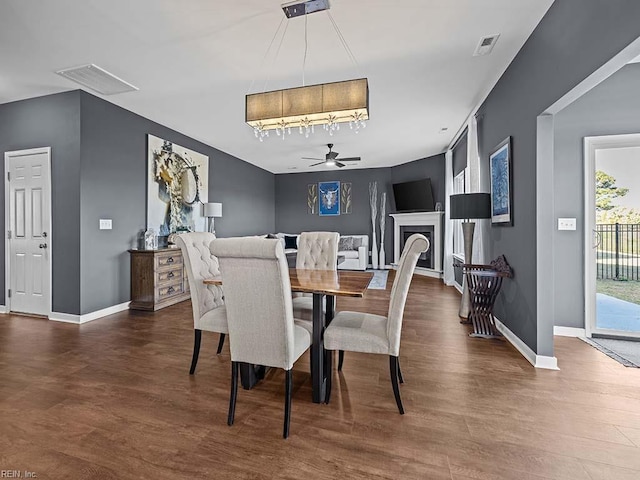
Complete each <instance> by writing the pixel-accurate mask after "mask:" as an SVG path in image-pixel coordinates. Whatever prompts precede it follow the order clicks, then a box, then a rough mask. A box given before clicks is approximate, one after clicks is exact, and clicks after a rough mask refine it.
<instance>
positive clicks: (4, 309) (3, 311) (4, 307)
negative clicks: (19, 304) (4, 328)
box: [0, 305, 9, 313]
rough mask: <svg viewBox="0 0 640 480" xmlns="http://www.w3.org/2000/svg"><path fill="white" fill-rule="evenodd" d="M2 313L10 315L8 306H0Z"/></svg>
mask: <svg viewBox="0 0 640 480" xmlns="http://www.w3.org/2000/svg"><path fill="white" fill-rule="evenodd" d="M0 313H9V309H8V308H7V306H6V305H0Z"/></svg>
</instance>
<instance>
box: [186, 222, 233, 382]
mask: <svg viewBox="0 0 640 480" xmlns="http://www.w3.org/2000/svg"><path fill="white" fill-rule="evenodd" d="M215 238H216V236H215V235H214V234H213V233H208V232H193V233H183V234H180V235H178V237H177V239H176V245H178V246H179V247H180V250H182V257H183V258H184V262H185V267H186V270H187V278H188V279H189V287H190V289H191V306H192V310H193V328H194V333H195V336H194V343H193V357H192V359H191V368H190V369H189V374H191V375H193V373H194V372H195V371H196V365H197V363H198V355H199V354H200V342H201V340H202V331H203V330H205V331H207V332H215V333H219V334H220V339H219V341H218V351H217V354H220V352H221V351H222V346H223V345H224V337H225V335H226V334H227V333H229V330H228V328H227V310H226V308H225V307H224V299H223V294H222V287H220V286H219V285H205V284H204V283H203V282H202V281H203V280H204V279H205V278H210V277H216V276H219V275H220V269H219V266H218V259H217V258H216V257H214V256H213V255H211V252H210V251H209V244H210V243H211V241H212V240H213V239H215Z"/></svg>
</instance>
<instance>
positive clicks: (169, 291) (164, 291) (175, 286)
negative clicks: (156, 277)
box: [156, 281, 184, 301]
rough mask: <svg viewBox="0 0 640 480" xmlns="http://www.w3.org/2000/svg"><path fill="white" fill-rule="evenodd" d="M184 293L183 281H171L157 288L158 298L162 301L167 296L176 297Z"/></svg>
mask: <svg viewBox="0 0 640 480" xmlns="http://www.w3.org/2000/svg"><path fill="white" fill-rule="evenodd" d="M182 293H184V288H183V285H182V281H180V282H177V283H171V284H168V285H162V286H160V287H158V288H157V289H156V300H158V301H162V300H164V299H165V298H170V297H175V296H176V295H180V294H182Z"/></svg>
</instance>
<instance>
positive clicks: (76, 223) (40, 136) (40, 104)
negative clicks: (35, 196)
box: [0, 91, 80, 313]
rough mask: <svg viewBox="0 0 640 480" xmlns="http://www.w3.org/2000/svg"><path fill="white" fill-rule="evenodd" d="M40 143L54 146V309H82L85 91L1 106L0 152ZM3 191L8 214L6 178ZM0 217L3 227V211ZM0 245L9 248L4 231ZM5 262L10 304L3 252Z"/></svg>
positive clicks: (0, 290)
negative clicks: (82, 103)
mask: <svg viewBox="0 0 640 480" xmlns="http://www.w3.org/2000/svg"><path fill="white" fill-rule="evenodd" d="M37 147H51V186H52V188H51V215H52V220H53V223H52V227H51V244H52V250H51V252H50V254H51V267H52V271H53V283H52V297H53V305H52V306H53V311H55V312H66V313H79V312H80V295H79V292H80V92H78V91H75V92H66V93H60V94H57V95H49V96H46V97H39V98H32V99H29V100H23V101H20V102H13V103H6V104H3V105H0V152H3V153H4V152H7V151H13V150H24V149H29V148H37ZM2 169H3V170H4V161H3V163H2ZM3 174H4V173H3ZM0 189H1V190H2V191H1V193H0V202H2V204H3V205H2V211H3V212H4V202H5V192H4V181H3V182H0ZM0 218H1V220H0V221H1V222H2V225H3V229H2V230H3V231H4V221H5V220H4V215H2V216H1V217H0ZM0 249H2V251H3V252H4V249H5V240H4V235H0ZM0 265H1V268H0V271H2V272H3V273H2V275H0V303H2V304H5V303H6V302H5V300H6V299H5V290H6V288H5V276H4V271H5V258H4V255H0Z"/></svg>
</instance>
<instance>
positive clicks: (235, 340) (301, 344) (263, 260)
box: [211, 237, 311, 438]
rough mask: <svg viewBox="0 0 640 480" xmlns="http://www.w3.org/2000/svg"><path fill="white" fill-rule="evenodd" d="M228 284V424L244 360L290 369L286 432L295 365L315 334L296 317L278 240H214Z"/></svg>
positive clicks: (233, 410)
mask: <svg viewBox="0 0 640 480" xmlns="http://www.w3.org/2000/svg"><path fill="white" fill-rule="evenodd" d="M211 253H212V254H213V255H215V256H216V257H218V260H219V262H220V273H221V274H222V284H223V285H224V295H225V305H226V308H227V316H228V321H229V347H230V349H231V395H230V399H229V417H228V420H227V423H228V424H229V425H233V421H234V417H235V408H236V399H237V395H238V373H239V369H240V363H241V362H244V363H249V364H254V365H264V366H268V367H274V368H282V369H284V370H285V372H286V379H285V404H284V430H283V437H284V438H287V437H288V436H289V424H290V421H291V394H292V387H293V383H292V368H293V364H294V362H295V361H296V360H297V359H298V358H299V357H300V356H301V355H302V354H303V353H304V352H305V351H307V350H308V349H309V346H310V345H311V335H310V334H309V332H308V331H307V330H306V329H305V328H303V327H301V326H299V325H297V324H296V323H295V321H294V317H293V306H292V299H291V282H290V280H289V267H288V265H287V258H286V255H285V253H284V248H283V246H282V242H280V240H278V239H275V240H272V239H266V238H258V237H249V238H224V239H218V240H214V241H213V242H211Z"/></svg>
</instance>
